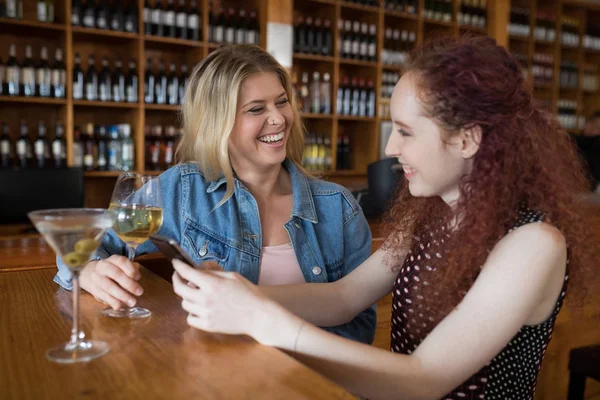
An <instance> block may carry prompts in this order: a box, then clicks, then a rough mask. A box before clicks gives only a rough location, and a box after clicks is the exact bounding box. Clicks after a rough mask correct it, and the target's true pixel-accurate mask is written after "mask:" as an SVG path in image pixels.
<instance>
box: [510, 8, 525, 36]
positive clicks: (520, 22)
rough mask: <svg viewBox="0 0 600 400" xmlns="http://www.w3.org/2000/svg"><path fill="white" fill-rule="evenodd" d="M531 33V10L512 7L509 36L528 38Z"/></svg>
mask: <svg viewBox="0 0 600 400" xmlns="http://www.w3.org/2000/svg"><path fill="white" fill-rule="evenodd" d="M529 32H530V28H529V10H528V9H527V8H519V7H512V8H511V9H510V20H509V22H508V34H509V35H513V36H523V37H528V36H529Z"/></svg>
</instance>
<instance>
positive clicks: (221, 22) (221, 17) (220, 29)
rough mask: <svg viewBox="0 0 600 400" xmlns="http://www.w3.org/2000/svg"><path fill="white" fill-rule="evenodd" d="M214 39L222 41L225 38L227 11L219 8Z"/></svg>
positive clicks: (216, 41)
mask: <svg viewBox="0 0 600 400" xmlns="http://www.w3.org/2000/svg"><path fill="white" fill-rule="evenodd" d="M213 40H214V42H215V43H222V42H223V41H224V40H225V11H224V10H223V8H219V11H218V14H217V20H216V22H215V25H214V27H213Z"/></svg>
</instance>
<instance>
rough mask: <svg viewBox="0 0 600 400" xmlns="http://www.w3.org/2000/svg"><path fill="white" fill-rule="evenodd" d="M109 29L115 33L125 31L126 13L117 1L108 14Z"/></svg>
mask: <svg viewBox="0 0 600 400" xmlns="http://www.w3.org/2000/svg"><path fill="white" fill-rule="evenodd" d="M107 19H108V24H107V25H108V27H109V28H110V29H111V30H113V31H124V30H125V13H124V11H123V5H122V2H121V1H115V2H114V3H113V7H112V9H111V10H110V12H109V13H108V16H107Z"/></svg>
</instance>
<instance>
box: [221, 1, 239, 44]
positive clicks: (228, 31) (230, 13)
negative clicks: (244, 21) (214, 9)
mask: <svg viewBox="0 0 600 400" xmlns="http://www.w3.org/2000/svg"><path fill="white" fill-rule="evenodd" d="M236 26H237V18H236V17H235V9H234V8H233V7H229V9H228V10H227V20H226V23H225V40H224V41H225V43H231V44H233V43H235V28H236Z"/></svg>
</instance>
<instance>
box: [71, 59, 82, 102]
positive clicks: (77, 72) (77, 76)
mask: <svg viewBox="0 0 600 400" xmlns="http://www.w3.org/2000/svg"><path fill="white" fill-rule="evenodd" d="M84 89H85V78H84V75H83V69H82V68H81V57H80V56H79V53H75V66H74V67H73V99H74V100H83V95H84V92H85V90H84Z"/></svg>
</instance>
